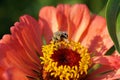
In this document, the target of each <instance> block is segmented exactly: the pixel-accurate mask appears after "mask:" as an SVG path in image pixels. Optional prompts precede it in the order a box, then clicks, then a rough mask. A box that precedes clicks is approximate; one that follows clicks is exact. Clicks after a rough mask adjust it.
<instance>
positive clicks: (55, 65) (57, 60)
mask: <svg viewBox="0 0 120 80" xmlns="http://www.w3.org/2000/svg"><path fill="white" fill-rule="evenodd" d="M42 53H43V57H40V59H41V64H43V70H44V72H46V75H47V76H48V75H49V76H52V78H53V80H54V79H58V80H71V79H72V80H79V79H82V78H83V76H84V75H87V73H88V69H89V67H90V66H91V58H90V54H89V52H88V49H87V48H85V47H84V46H82V45H81V44H80V43H79V42H74V41H69V42H66V41H59V42H56V43H54V42H53V41H51V42H50V44H48V45H43V46H42ZM47 76H46V77H47Z"/></svg>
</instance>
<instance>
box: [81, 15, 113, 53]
mask: <svg viewBox="0 0 120 80" xmlns="http://www.w3.org/2000/svg"><path fill="white" fill-rule="evenodd" d="M80 41H81V42H82V44H83V45H84V46H86V47H88V49H89V51H90V52H91V53H94V54H96V55H102V54H105V52H106V51H107V50H108V49H109V48H110V47H111V46H112V45H113V42H112V40H111V38H110V36H109V33H108V31H107V27H106V21H105V19H104V18H102V17H100V16H96V15H94V16H93V17H92V19H91V22H90V24H89V26H88V27H87V30H86V31H85V32H84V35H83V36H82V38H81V40H80Z"/></svg>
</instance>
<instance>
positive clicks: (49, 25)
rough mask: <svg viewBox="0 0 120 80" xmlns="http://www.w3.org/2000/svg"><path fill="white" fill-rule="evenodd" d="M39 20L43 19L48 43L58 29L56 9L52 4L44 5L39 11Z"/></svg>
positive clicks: (44, 33)
mask: <svg viewBox="0 0 120 80" xmlns="http://www.w3.org/2000/svg"><path fill="white" fill-rule="evenodd" d="M39 19H40V20H39V22H41V20H42V21H43V23H44V24H43V36H44V37H45V40H46V41H47V43H48V42H49V41H50V40H51V37H52V35H53V33H54V32H56V31H58V27H59V26H58V23H57V18H56V9H55V8H54V7H51V6H46V7H43V8H42V9H41V10H40V13H39Z"/></svg>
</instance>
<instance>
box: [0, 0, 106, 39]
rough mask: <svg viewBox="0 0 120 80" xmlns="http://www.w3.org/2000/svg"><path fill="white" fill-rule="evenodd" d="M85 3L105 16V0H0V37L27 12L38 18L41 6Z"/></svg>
mask: <svg viewBox="0 0 120 80" xmlns="http://www.w3.org/2000/svg"><path fill="white" fill-rule="evenodd" d="M76 3H77V4H78V3H84V4H86V5H87V6H88V7H89V9H90V11H91V13H94V14H98V15H101V16H103V17H105V9H106V4H107V0H0V39H1V38H2V36H3V35H4V34H8V33H10V27H11V26H13V25H14V23H15V22H16V21H18V20H19V17H20V16H21V15H24V14H29V15H31V16H32V17H34V18H36V20H37V19H38V12H39V10H40V8H41V7H43V6H48V5H51V6H56V5H58V4H76Z"/></svg>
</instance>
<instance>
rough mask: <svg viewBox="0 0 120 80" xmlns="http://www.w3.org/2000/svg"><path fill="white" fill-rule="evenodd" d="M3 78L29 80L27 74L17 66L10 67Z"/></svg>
mask: <svg viewBox="0 0 120 80" xmlns="http://www.w3.org/2000/svg"><path fill="white" fill-rule="evenodd" d="M3 78H4V79H2V80H28V79H27V78H26V76H25V75H24V74H23V73H22V72H21V71H19V70H18V69H16V68H8V69H7V70H6V71H5V72H4V73H3Z"/></svg>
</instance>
